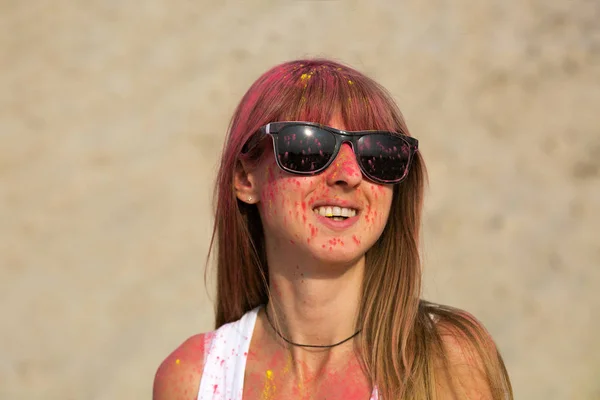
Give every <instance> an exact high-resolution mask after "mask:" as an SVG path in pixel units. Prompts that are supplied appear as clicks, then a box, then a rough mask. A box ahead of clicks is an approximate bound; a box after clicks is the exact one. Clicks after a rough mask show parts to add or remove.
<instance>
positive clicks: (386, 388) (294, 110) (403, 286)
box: [209, 59, 512, 399]
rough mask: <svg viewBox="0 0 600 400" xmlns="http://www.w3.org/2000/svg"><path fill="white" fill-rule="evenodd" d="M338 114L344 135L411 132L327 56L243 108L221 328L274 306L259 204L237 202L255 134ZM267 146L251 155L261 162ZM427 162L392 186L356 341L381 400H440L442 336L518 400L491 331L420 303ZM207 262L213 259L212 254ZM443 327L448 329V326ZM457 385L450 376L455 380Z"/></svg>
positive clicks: (278, 79)
mask: <svg viewBox="0 0 600 400" xmlns="http://www.w3.org/2000/svg"><path fill="white" fill-rule="evenodd" d="M334 112H339V113H341V116H342V119H343V121H344V124H345V126H346V128H347V129H348V130H366V129H379V130H387V131H393V132H398V133H401V134H405V135H410V134H409V132H408V128H407V126H406V124H405V122H404V119H403V117H402V114H401V113H400V110H399V109H398V108H397V106H396V104H395V103H394V101H393V100H392V98H391V96H390V95H389V94H388V93H387V91H386V90H385V89H384V88H383V87H381V86H380V85H379V84H377V83H376V82H374V81H373V80H371V79H370V78H368V77H366V76H365V75H363V74H361V73H359V72H357V71H356V70H354V69H352V68H349V67H347V66H344V65H342V64H339V63H336V62H333V61H329V60H322V59H316V60H298V61H292V62H287V63H284V64H281V65H278V66H276V67H274V68H272V69H271V70H269V71H267V72H266V73H265V74H263V75H262V76H261V77H260V78H259V79H258V80H257V81H256V82H255V83H254V84H253V85H252V86H251V87H250V89H249V90H248V92H247V93H246V94H245V95H244V97H243V98H242V100H241V102H240V104H239V105H238V107H237V109H236V111H235V113H234V115H233V118H232V120H231V124H230V127H229V131H228V134H227V137H226V139H225V145H224V148H223V154H222V158H221V166H220V169H219V174H218V178H217V183H216V190H215V205H216V215H215V226H214V230H213V236H212V240H211V250H212V249H214V248H216V264H217V299H216V327H217V328H218V327H220V326H221V325H223V324H225V323H228V322H231V321H235V320H237V319H239V318H241V316H242V315H243V314H244V313H246V312H247V311H249V310H251V309H253V308H255V307H257V306H259V305H261V304H266V303H267V302H268V300H269V288H268V280H269V267H268V264H267V259H266V255H265V249H264V234H263V230H262V225H261V221H260V218H259V215H258V210H257V208H256V206H253V205H248V204H246V203H243V202H240V201H239V200H237V198H236V195H235V192H234V189H233V180H234V171H235V168H236V163H237V162H238V159H239V156H240V152H241V150H242V147H243V146H244V144H245V143H246V142H247V141H248V140H249V139H250V138H251V137H252V136H253V135H254V134H255V133H256V131H257V130H258V128H259V127H260V126H262V125H264V124H266V123H268V122H273V121H282V120H297V121H312V122H318V123H323V124H326V123H328V121H329V120H330V118H331V116H332V115H333V113H334ZM261 153H262V148H259V149H258V150H256V151H255V152H254V153H251V154H249V155H248V157H250V159H254V160H258V159H260V157H261V155H262V154H261ZM425 179H426V172H425V165H424V163H423V160H422V157H421V156H420V154H418V153H417V156H416V157H415V159H414V161H413V164H412V166H411V170H410V172H409V174H408V177H407V178H406V180H405V181H403V182H402V183H400V184H398V185H395V186H394V194H393V199H392V206H391V210H390V215H389V219H388V222H387V224H386V227H385V229H384V231H383V233H382V235H381V237H380V238H379V239H378V241H377V242H376V243H375V245H374V246H373V247H372V248H371V249H369V250H368V251H367V253H366V258H365V259H366V267H365V276H364V281H363V288H362V299H361V304H360V309H359V316H358V321H359V322H358V325H359V326H357V327H356V328H357V329H362V334H361V335H360V338H359V339H358V341H357V346H358V350H359V354H360V355H361V358H362V360H361V361H362V364H363V368H364V371H365V373H366V374H367V376H368V377H369V378H370V379H371V381H372V383H373V384H374V385H376V386H377V388H378V390H379V392H380V394H381V395H382V397H383V398H384V399H395V398H406V399H434V398H436V390H437V389H436V385H437V384H438V383H439V382H440V381H442V380H444V379H446V378H447V377H446V378H445V377H444V376H443V374H447V373H448V371H449V369H450V368H451V366H450V365H449V357H448V356H447V346H445V344H444V343H445V339H444V336H445V335H450V336H452V337H454V338H458V339H459V340H460V341H461V343H466V344H468V346H467V347H468V348H469V351H471V352H472V354H473V355H474V356H475V357H476V359H477V360H479V365H480V366H481V369H482V373H483V375H484V376H485V380H486V381H487V383H488V385H489V387H490V389H491V392H492V394H493V398H494V399H505V398H510V399H512V389H511V385H510V381H509V378H508V374H507V372H506V368H505V367H504V363H503V361H502V358H501V357H500V355H499V353H498V351H497V349H496V347H495V345H494V344H493V342H492V341H491V339H490V337H489V335H488V334H487V332H486V331H485V329H484V328H483V327H482V325H481V324H479V323H478V322H477V321H476V320H475V319H474V318H473V317H471V316H470V315H469V314H467V313H465V312H463V311H460V310H457V309H454V308H450V307H446V306H441V305H436V304H433V303H429V302H426V301H423V300H421V299H420V295H421V262H420V257H419V251H418V248H419V233H420V227H421V211H422V206H423V188H424V184H425ZM209 257H210V254H209ZM442 328H443V329H442ZM450 381H451V379H450Z"/></svg>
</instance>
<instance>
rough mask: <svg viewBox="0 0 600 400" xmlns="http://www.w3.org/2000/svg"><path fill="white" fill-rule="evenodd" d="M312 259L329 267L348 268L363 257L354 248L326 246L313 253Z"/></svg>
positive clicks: (363, 254) (362, 253) (361, 252)
mask: <svg viewBox="0 0 600 400" xmlns="http://www.w3.org/2000/svg"><path fill="white" fill-rule="evenodd" d="M313 254H314V258H315V259H316V260H317V261H319V262H321V263H323V264H329V265H339V266H349V265H352V264H356V263H357V262H358V261H359V260H360V259H361V258H363V257H364V256H365V253H364V252H363V251H360V250H359V249H357V248H356V247H354V248H352V249H351V248H348V249H344V248H340V246H339V245H338V246H335V247H334V246H326V247H325V248H323V247H322V246H320V248H319V249H317V250H316V251H314V252H313Z"/></svg>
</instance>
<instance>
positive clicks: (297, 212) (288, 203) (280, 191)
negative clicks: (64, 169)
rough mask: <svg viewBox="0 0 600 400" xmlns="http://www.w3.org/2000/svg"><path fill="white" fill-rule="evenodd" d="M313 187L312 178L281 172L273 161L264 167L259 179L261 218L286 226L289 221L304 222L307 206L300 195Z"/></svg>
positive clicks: (313, 181) (313, 179) (313, 180)
mask: <svg viewBox="0 0 600 400" xmlns="http://www.w3.org/2000/svg"><path fill="white" fill-rule="evenodd" d="M314 186H315V178H314V177H302V176H295V175H291V174H288V173H286V172H284V171H282V170H281V169H280V168H279V167H278V166H277V164H276V163H275V161H274V160H273V161H272V162H271V163H269V164H267V165H266V166H265V169H264V172H263V175H262V177H261V203H260V208H261V212H262V213H263V216H264V217H265V218H267V219H269V220H272V219H274V218H276V219H277V220H278V222H280V223H283V224H284V225H287V223H288V222H290V221H291V220H296V221H300V222H306V220H307V212H308V211H309V210H308V206H307V202H306V201H304V198H303V196H302V193H306V192H307V191H310V190H312V189H313V188H314Z"/></svg>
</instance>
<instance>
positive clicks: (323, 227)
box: [257, 119, 393, 263]
mask: <svg viewBox="0 0 600 400" xmlns="http://www.w3.org/2000/svg"><path fill="white" fill-rule="evenodd" d="M338 122H339V121H337V120H335V119H334V120H332V121H331V123H330V125H331V126H333V127H335V128H339V129H343V128H344V127H343V124H341V123H338ZM259 168H263V169H264V171H265V172H264V173H262V174H261V173H260V172H259V174H258V175H257V176H258V177H263V179H261V180H259V182H257V185H258V186H259V190H260V194H261V200H262V201H261V202H260V203H258V207H259V211H260V214H261V219H262V221H263V230H264V232H265V236H266V238H267V242H269V241H271V242H272V243H273V248H275V249H277V251H281V252H282V254H286V255H287V256H290V255H291V254H296V253H293V252H298V251H301V252H302V253H304V254H306V255H308V254H310V255H311V256H312V258H313V259H318V260H319V259H320V260H322V261H328V262H334V263H335V262H347V261H350V260H356V259H357V257H360V256H361V255H363V254H364V253H365V252H366V251H367V250H368V249H369V248H370V247H371V246H372V245H373V244H374V243H375V241H376V240H377V239H378V238H379V236H380V235H381V232H383V229H384V227H385V224H386V223H387V217H388V215H389V210H390V207H391V200H392V194H393V188H392V186H391V185H379V184H376V183H373V182H372V181H369V180H367V179H364V178H363V175H362V172H361V171H360V167H359V166H358V162H357V160H356V155H355V154H354V152H353V151H352V147H351V146H350V145H349V144H347V143H345V144H343V145H342V147H341V148H340V151H339V153H338V155H337V157H336V159H335V160H334V161H333V162H332V164H331V165H330V166H329V167H328V168H327V170H325V171H323V172H322V173H320V174H318V175H312V176H299V175H294V174H290V173H287V172H285V171H283V170H281V169H280V168H279V167H278V166H277V163H276V161H275V155H274V154H273V152H272V151H269V152H267V153H265V156H264V158H263V160H262V161H261V163H260V164H259ZM316 206H339V207H350V208H354V209H357V210H358V211H357V215H356V216H355V217H353V218H355V219H352V218H349V219H347V220H346V221H344V222H351V220H352V221H355V222H352V223H348V224H336V223H335V222H333V220H332V219H325V217H322V216H319V215H317V214H315V211H314V209H315V207H316ZM329 221H332V222H329ZM325 222H327V223H325ZM338 225H343V226H344V227H343V228H340V229H337V228H335V229H334V226H338ZM345 226H347V228H346V227H345ZM292 245H295V246H294V248H290V247H289V246H292ZM290 251H291V252H292V253H289V254H288V253H287V252H290Z"/></svg>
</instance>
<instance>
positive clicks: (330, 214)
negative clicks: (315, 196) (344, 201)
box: [313, 206, 358, 221]
mask: <svg viewBox="0 0 600 400" xmlns="http://www.w3.org/2000/svg"><path fill="white" fill-rule="evenodd" d="M313 211H314V213H315V214H319V215H320V216H322V217H327V218H329V219H332V220H334V221H344V220H346V219H348V218H350V217H354V216H356V214H357V213H358V211H357V210H356V209H355V208H346V207H337V206H321V207H316V208H314V209H313Z"/></svg>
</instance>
